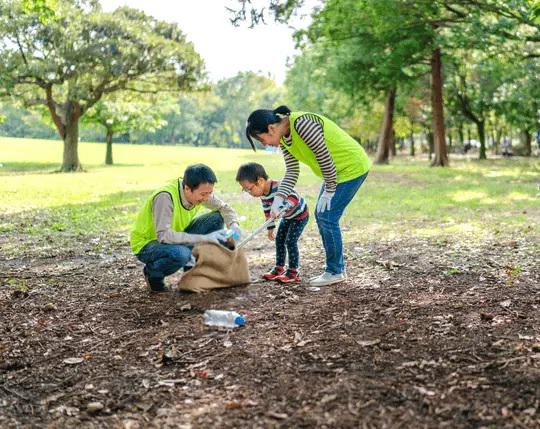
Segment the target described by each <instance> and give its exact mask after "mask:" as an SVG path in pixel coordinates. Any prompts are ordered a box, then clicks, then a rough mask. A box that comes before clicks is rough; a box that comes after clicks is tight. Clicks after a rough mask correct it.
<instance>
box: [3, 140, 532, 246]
mask: <svg viewBox="0 0 540 429" xmlns="http://www.w3.org/2000/svg"><path fill="white" fill-rule="evenodd" d="M113 152H114V160H115V165H114V166H105V165H104V157H105V145H104V144H98V143H81V144H80V147H79V156H80V159H81V162H82V164H83V167H84V168H85V172H83V173H57V172H56V171H57V170H58V168H59V167H60V161H61V159H62V142H59V141H42V140H24V139H6V138H3V139H2V138H0V164H1V167H0V216H1V217H0V233H2V232H4V233H5V232H8V233H9V232H23V233H27V234H35V235H43V234H58V233H62V234H88V233H109V232H120V233H127V231H128V230H129V228H130V226H131V224H132V222H133V219H134V216H135V214H136V212H137V210H138V208H139V207H140V205H141V204H142V203H143V201H144V200H145V198H147V196H148V194H149V193H150V192H151V191H153V190H154V189H155V188H157V187H158V186H160V185H162V184H163V183H164V182H165V181H166V180H168V179H170V178H173V177H177V176H180V175H181V174H182V172H183V171H184V169H185V167H186V166H187V165H189V164H193V163H197V162H202V163H205V164H207V165H209V166H210V167H212V168H213V169H214V171H215V172H216V174H217V176H218V180H219V183H218V184H217V185H216V188H215V190H216V193H217V194H218V195H220V196H222V197H223V199H225V200H226V201H228V202H230V203H231V204H232V205H233V206H234V207H235V208H236V209H237V211H238V212H239V213H240V214H241V215H243V216H245V217H246V220H245V221H244V222H243V224H244V225H243V226H244V228H245V229H252V228H254V227H255V226H258V225H259V224H260V223H261V222H262V220H263V217H262V211H261V208H260V203H259V201H258V200H257V199H254V198H251V197H250V196H248V195H247V194H245V193H242V192H241V190H240V187H239V186H238V184H237V183H235V181H234V177H235V174H236V170H237V168H238V166H239V165H240V164H241V163H244V162H248V161H257V162H260V163H262V164H263V165H264V166H265V167H266V169H267V171H268V173H269V174H270V176H271V177H273V178H281V177H282V175H283V173H284V165H283V161H282V158H281V155H279V154H271V153H266V152H263V151H258V152H257V153H253V152H252V151H250V150H232V149H218V148H194V147H184V146H152V145H127V144H116V145H114V150H113ZM301 171H302V172H301V178H300V181H299V183H298V186H297V188H298V190H299V191H300V192H301V193H302V194H304V196H305V197H306V199H307V201H308V204H309V205H310V206H311V207H314V202H315V197H316V195H317V193H318V190H319V188H320V183H321V181H320V180H319V179H318V178H317V177H315V176H314V175H313V174H312V173H311V171H310V170H308V169H307V168H306V167H302V169H301ZM539 177H540V162H539V160H538V159H534V158H532V159H518V158H515V159H511V160H506V159H497V160H488V161H486V162H479V161H471V160H455V159H452V165H451V167H450V168H444V169H442V168H431V167H429V164H428V162H427V160H426V159H425V158H424V159H416V160H411V159H409V158H396V159H394V160H392V163H391V164H390V165H385V166H374V168H373V170H372V172H371V173H370V175H369V177H368V179H367V180H366V182H365V185H364V186H363V187H362V189H361V191H360V193H359V194H358V195H357V197H356V199H355V200H354V201H353V203H352V204H351V205H350V206H349V208H348V210H347V212H346V215H345V216H344V218H343V225H344V226H345V227H347V228H348V231H347V232H346V235H347V236H350V237H352V238H357V239H359V240H375V239H377V238H382V237H389V236H396V235H397V236H400V235H408V236H430V237H431V236H438V235H448V236H453V235H460V236H469V235H472V236H485V235H486V234H495V233H497V231H499V230H501V228H502V229H504V230H506V231H510V232H515V233H520V231H526V233H527V234H538V233H539V232H540V226H539V222H538V219H539V218H540V198H539V196H538V192H539V189H538V181H539V180H540V179H539ZM310 228H313V229H315V228H316V227H315V225H311V226H310Z"/></svg>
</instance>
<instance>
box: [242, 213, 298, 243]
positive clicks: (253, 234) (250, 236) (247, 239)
mask: <svg viewBox="0 0 540 429" xmlns="http://www.w3.org/2000/svg"><path fill="white" fill-rule="evenodd" d="M291 207H292V205H291V204H290V203H289V202H286V203H285V204H284V205H283V206H281V209H280V210H279V213H278V214H277V216H276V217H275V218H270V219H268V220H267V221H266V222H265V223H263V224H262V225H261V226H259V227H258V228H257V229H255V230H253V232H252V233H251V234H249V235H248V236H247V237H246V238H244V239H243V240H242V241H241V242H240V243H238V244H237V245H236V248H237V249H241V248H242V247H244V246H245V245H246V244H247V243H249V242H250V241H251V240H253V239H254V238H255V237H256V236H257V235H258V234H259V233H260V232H261V231H264V230H265V229H266V228H267V227H268V225H270V224H272V222H274V221H275V220H277V219H279V218H280V217H281V216H283V215H284V214H285V212H286V211H287V210H289V209H290V208H291Z"/></svg>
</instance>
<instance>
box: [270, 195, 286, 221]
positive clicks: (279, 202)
mask: <svg viewBox="0 0 540 429" xmlns="http://www.w3.org/2000/svg"><path fill="white" fill-rule="evenodd" d="M282 206H283V197H280V196H279V195H276V196H275V197H274V201H273V202H272V207H270V217H273V218H276V217H277V216H278V215H279V212H280V210H281V208H282Z"/></svg>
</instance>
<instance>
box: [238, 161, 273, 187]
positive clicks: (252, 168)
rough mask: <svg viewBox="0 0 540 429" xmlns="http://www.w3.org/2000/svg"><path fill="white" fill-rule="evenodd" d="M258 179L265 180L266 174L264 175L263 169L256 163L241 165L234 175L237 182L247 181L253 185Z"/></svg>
mask: <svg viewBox="0 0 540 429" xmlns="http://www.w3.org/2000/svg"><path fill="white" fill-rule="evenodd" d="M260 177H262V178H263V179H264V180H267V179H268V174H266V170H265V169H264V167H263V166H262V165H261V164H257V163H256V162H248V163H246V164H242V165H241V166H240V168H239V169H238V172H237V173H236V181H237V182H240V181H242V180H247V181H248V182H251V183H255V182H256V181H257V180H258V179H259V178H260Z"/></svg>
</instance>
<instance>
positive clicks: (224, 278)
mask: <svg viewBox="0 0 540 429" xmlns="http://www.w3.org/2000/svg"><path fill="white" fill-rule="evenodd" d="M193 256H195V259H196V260H197V263H196V264H195V266H194V267H193V268H192V269H191V270H189V271H187V272H185V273H184V275H183V276H182V279H181V280H180V283H179V284H178V287H179V288H180V289H182V290H189V291H192V292H205V291H208V290H211V289H218V288H224V287H230V286H237V285H243V284H247V283H249V282H250V281H251V279H250V277H249V267H248V261H247V258H246V254H245V251H244V249H238V250H229V249H227V248H226V247H223V246H220V245H219V244H214V243H200V244H197V245H196V246H195V247H194V248H193Z"/></svg>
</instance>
